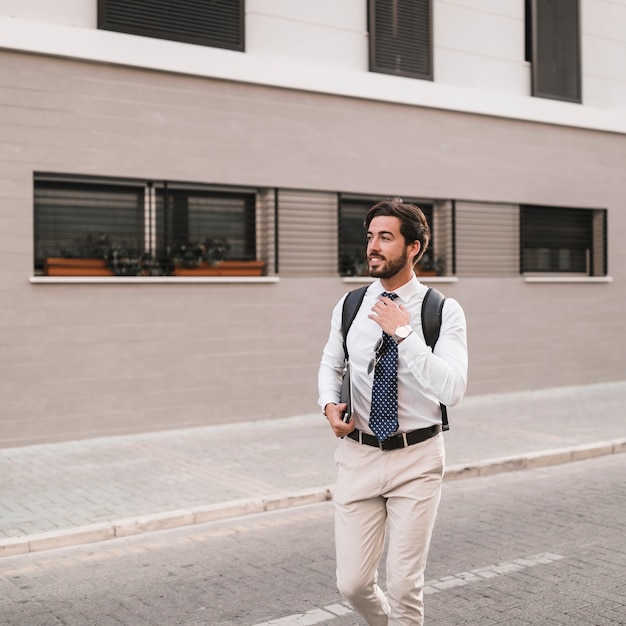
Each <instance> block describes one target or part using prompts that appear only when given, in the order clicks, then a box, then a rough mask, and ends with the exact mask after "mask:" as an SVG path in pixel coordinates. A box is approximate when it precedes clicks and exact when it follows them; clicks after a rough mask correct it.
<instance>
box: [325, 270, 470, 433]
mask: <svg viewBox="0 0 626 626" xmlns="http://www.w3.org/2000/svg"><path fill="white" fill-rule="evenodd" d="M427 290H428V288H427V287H426V286H425V285H423V284H422V283H420V282H419V281H418V280H417V278H416V277H415V276H414V277H413V278H412V279H411V280H410V281H409V282H408V283H406V284H404V285H402V287H400V288H399V289H396V290H395V293H396V294H398V299H397V300H395V302H396V303H400V304H402V305H404V307H405V308H406V309H407V310H408V311H409V313H410V315H411V320H410V322H409V324H410V326H411V328H412V329H413V332H412V333H411V334H410V335H409V336H408V337H407V338H406V339H405V340H404V341H402V342H401V343H400V344H399V345H398V422H399V425H400V428H399V430H398V432H400V433H402V432H408V431H411V430H415V429H417V428H426V427H428V426H432V425H433V424H440V423H441V408H440V406H439V403H440V402H441V403H442V404H445V405H446V406H454V405H455V404H457V403H458V402H459V401H460V400H461V398H462V397H463V394H464V393H465V388H466V385H467V336H466V324H465V315H464V313H463V309H462V308H461V306H460V305H459V303H458V302H457V301H456V300H453V299H452V298H447V299H446V301H445V304H444V307H443V316H442V318H443V319H442V323H441V332H440V334H439V339H438V341H437V344H436V345H435V350H434V352H433V351H431V349H430V348H429V347H428V346H427V345H426V342H425V341H424V333H423V331H422V319H421V307H422V300H423V299H424V295H425V294H426V291H427ZM383 291H385V290H384V288H383V286H382V285H381V283H380V281H379V280H376V281H375V282H374V283H372V284H371V285H370V286H369V288H368V289H367V292H366V294H365V298H364V299H363V302H362V304H361V307H360V309H359V311H358V313H357V315H356V317H355V319H354V322H353V323H352V326H351V327H350V331H349V332H348V341H347V345H348V354H349V357H350V364H351V368H352V394H353V395H352V406H353V419H354V420H355V426H356V428H358V429H359V430H362V431H364V432H367V433H371V432H372V431H371V430H370V428H369V426H368V421H369V414H370V404H371V399H372V382H373V379H374V371H373V370H372V373H371V374H368V373H367V366H368V364H369V362H370V361H371V359H372V357H373V356H374V346H375V345H376V342H377V341H378V339H379V338H380V337H381V335H382V329H381V327H380V326H379V325H378V324H377V323H376V322H375V321H374V320H371V319H369V318H368V315H369V314H370V313H371V309H372V307H373V306H374V304H375V302H376V300H377V299H378V298H379V296H380V295H381V294H382V292H383ZM344 299H345V296H344V297H343V298H342V299H341V300H340V301H339V302H338V303H337V305H336V306H335V308H334V309H333V313H332V319H331V330H330V336H329V338H328V342H327V343H326V346H325V347H324V352H323V355H322V361H321V364H320V369H319V373H318V388H319V404H320V406H321V407H322V409H323V408H324V407H325V406H326V405H327V404H328V403H329V402H334V403H338V402H339V393H340V389H341V372H342V371H343V363H344V351H343V338H342V334H341V315H342V307H343V301H344Z"/></svg>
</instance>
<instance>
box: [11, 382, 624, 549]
mask: <svg viewBox="0 0 626 626" xmlns="http://www.w3.org/2000/svg"><path fill="white" fill-rule="evenodd" d="M625 407H626V381H625V382H615V383H606V384H599V385H589V386H582V387H565V388H558V389H549V390H542V391H534V392H519V393H512V394H499V395H489V396H473V397H467V398H465V399H464V400H463V402H462V403H461V404H460V405H459V406H458V407H455V408H453V409H451V410H450V423H451V430H450V431H449V432H447V433H446V434H445V439H446V449H447V478H448V480H451V479H455V478H463V477H473V476H480V475H489V474H493V473H497V472H502V471H510V470H519V469H525V468H532V467H539V466H544V465H550V464H556V463H563V462H567V461H574V460H579V459H584V458H589V457H593V456H598V455H603V454H612V453H616V452H624V451H626V408H625ZM335 444H336V440H335V438H334V436H333V435H332V433H331V432H330V429H329V428H328V425H327V423H326V421H325V420H324V418H323V417H322V416H321V415H319V414H312V415H307V416H297V417H293V418H288V419H279V420H271V421H258V422H248V423H236V424H222V425H219V426H207V427H203V428H193V429H185V430H174V431H165V432H157V433H143V434H137V435H127V436H117V437H103V438H97V439H86V440H81V441H71V442H65V443H55V444H41V445H33V446H25V447H20V448H6V449H0V475H1V476H2V477H3V482H2V487H1V488H0V556H10V555H15V554H24V553H27V552H33V551H38V550H45V549H50V548H57V547H60V546H64V545H76V544H80V543H89V542H94V541H100V540H106V539H111V538H114V537H122V536H128V535H131V534H136V533H140V532H146V531H150V530H158V529H164V528H174V527H178V526H184V525H189V524H195V523H201V522H205V521H210V520H215V519H223V518H227V517H231V516H236V515H242V514H246V513H257V512H262V511H266V510H272V509H277V508H283V507H289V506H295V505H299V504H308V503H312V502H320V501H324V500H327V499H329V498H331V497H332V490H333V483H334V477H335V469H334V464H333V458H332V457H333V453H334V449H335Z"/></svg>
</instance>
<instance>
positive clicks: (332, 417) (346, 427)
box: [324, 402, 354, 437]
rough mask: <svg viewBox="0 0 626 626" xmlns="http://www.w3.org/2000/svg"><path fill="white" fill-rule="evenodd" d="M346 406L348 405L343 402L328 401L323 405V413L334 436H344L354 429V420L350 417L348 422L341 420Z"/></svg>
mask: <svg viewBox="0 0 626 626" xmlns="http://www.w3.org/2000/svg"><path fill="white" fill-rule="evenodd" d="M347 408H348V405H347V404H346V403H345V402H344V403H342V404H335V403H334V402H329V403H328V404H327V405H326V406H325V407H324V415H326V419H327V420H328V423H329V424H330V427H331V428H332V429H333V432H334V433H335V437H345V436H346V435H348V434H349V433H351V432H352V431H353V430H354V420H353V419H350V421H349V422H347V423H346V422H344V421H343V419H342V418H343V412H344V411H345V410H346V409H347Z"/></svg>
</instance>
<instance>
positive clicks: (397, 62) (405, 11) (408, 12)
mask: <svg viewBox="0 0 626 626" xmlns="http://www.w3.org/2000/svg"><path fill="white" fill-rule="evenodd" d="M368 19H369V36H370V71H372V72H382V73H383V74H397V75H399V76H410V77H413V78H423V79H427V80H432V79H433V63H432V0H369V13H368Z"/></svg>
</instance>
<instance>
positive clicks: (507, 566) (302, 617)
mask: <svg viewBox="0 0 626 626" xmlns="http://www.w3.org/2000/svg"><path fill="white" fill-rule="evenodd" d="M564 558H565V557H564V556H561V555H560V554H553V553H551V552H542V553H541V554H535V555H533V556H529V557H525V558H523V559H515V560H514V561H505V562H503V563H494V564H493V565H485V566H483V567H478V568H476V569H473V570H470V571H469V572H460V573H458V574H455V575H453V576H444V577H443V578H439V579H435V580H427V581H426V582H425V584H424V594H425V595H426V594H433V593H438V592H439V591H444V590H445V589H451V588H452V587H462V586H463V585H467V584H469V583H474V582H480V581H481V580H486V579H488V578H496V577H497V576H502V575H504V574H510V573H511V572H518V571H520V570H522V569H526V568H528V567H535V566H537V565H545V564H547V563H552V561H560V560H561V559H564ZM352 612H353V611H352V609H351V608H350V607H349V606H348V605H347V604H329V605H328V606H325V607H323V608H321V609H312V610H311V611H307V612H306V613H296V614H294V615H287V616H286V617H281V618H279V619H273V620H270V621H269V622H261V623H260V624H255V625H254V626H314V624H321V623H323V622H329V621H331V620H334V619H335V618H337V617H340V616H341V615H347V614H348V613H352Z"/></svg>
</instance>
